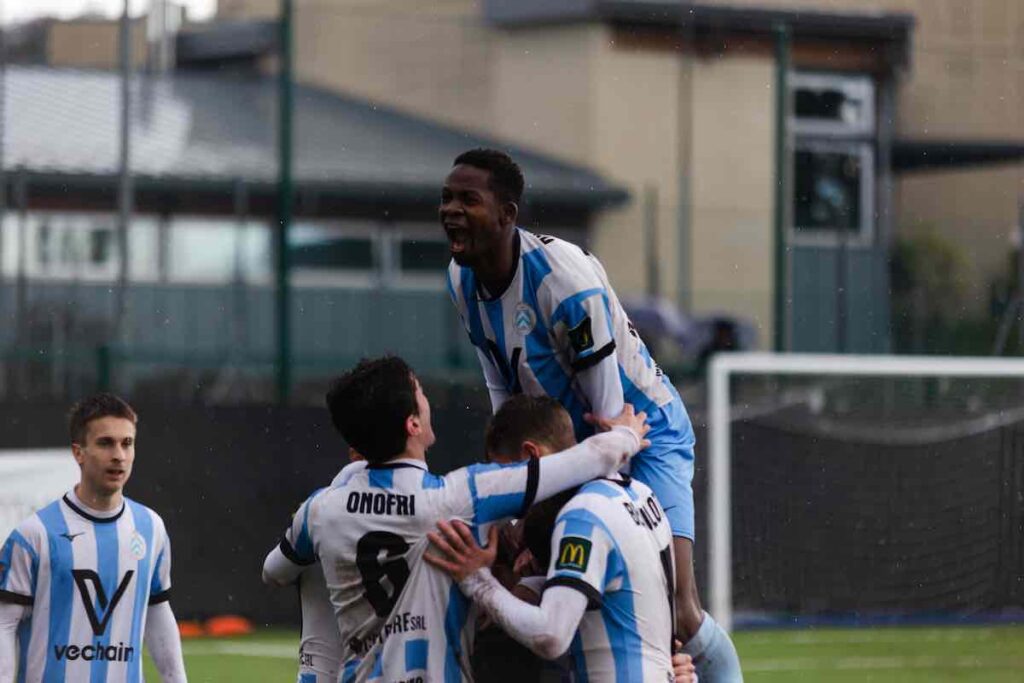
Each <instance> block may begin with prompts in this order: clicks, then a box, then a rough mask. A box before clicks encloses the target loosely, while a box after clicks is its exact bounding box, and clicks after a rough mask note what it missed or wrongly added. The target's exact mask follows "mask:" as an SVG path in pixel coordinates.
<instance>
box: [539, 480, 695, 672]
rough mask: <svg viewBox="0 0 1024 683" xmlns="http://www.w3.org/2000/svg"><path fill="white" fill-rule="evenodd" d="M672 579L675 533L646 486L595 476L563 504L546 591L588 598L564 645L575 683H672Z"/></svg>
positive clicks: (558, 519)
mask: <svg viewBox="0 0 1024 683" xmlns="http://www.w3.org/2000/svg"><path fill="white" fill-rule="evenodd" d="M674 577H675V563H674V557H673V553H672V533H671V530H670V529H669V525H668V520H667V519H666V518H665V514H664V512H663V511H662V509H661V506H660V505H659V503H658V501H657V499H656V498H655V496H654V494H653V493H651V490H650V489H649V488H648V487H647V486H645V485H644V484H642V483H640V482H638V481H636V480H631V479H629V478H628V477H624V478H621V479H615V480H612V479H597V480H595V481H592V482H590V483H588V484H586V485H584V486H583V487H582V488H581V489H580V490H579V492H578V493H577V494H576V495H575V496H573V497H572V499H570V500H569V502H568V503H566V504H565V506H564V507H563V508H562V509H561V511H559V514H558V518H557V519H556V521H555V530H554V533H553V535H552V537H551V564H550V566H549V568H548V579H547V582H546V583H545V588H548V587H551V586H568V587H570V588H573V589H576V590H579V591H581V592H582V593H583V594H584V595H586V596H587V597H588V598H589V599H590V607H589V608H588V609H587V611H586V612H585V613H584V615H583V619H582V620H581V621H580V625H579V629H578V630H577V632H576V635H575V636H574V637H573V641H572V644H571V645H570V647H569V656H570V658H571V660H572V670H573V673H574V678H575V680H576V681H615V683H639V682H640V681H644V682H657V683H664V682H665V681H672V680H674V678H673V675H672V632H673V623H674V621H675V618H674V614H673V609H674V608H673V604H674V593H675V589H674V583H675V580H674Z"/></svg>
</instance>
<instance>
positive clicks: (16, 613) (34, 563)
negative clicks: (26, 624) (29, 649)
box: [0, 527, 39, 683]
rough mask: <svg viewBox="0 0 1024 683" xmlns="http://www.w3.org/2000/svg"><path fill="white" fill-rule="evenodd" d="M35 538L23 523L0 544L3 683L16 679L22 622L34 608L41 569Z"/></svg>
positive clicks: (0, 672) (0, 680)
mask: <svg viewBox="0 0 1024 683" xmlns="http://www.w3.org/2000/svg"><path fill="white" fill-rule="evenodd" d="M35 541H36V538H35V537H34V536H33V535H32V534H31V533H30V532H29V531H28V530H27V529H25V528H24V527H19V528H18V529H15V530H14V531H12V532H11V535H10V536H8V537H7V540H6V541H5V542H4V544H3V546H2V547H0V683H8V682H11V683H13V681H14V678H15V676H16V675H17V670H16V669H15V662H16V660H17V657H16V653H17V650H18V646H17V632H18V624H19V623H20V622H21V620H22V619H25V618H26V617H27V616H28V615H29V613H30V612H31V611H32V599H33V586H35V584H36V578H37V576H38V573H39V552H38V551H37V549H36V543H35Z"/></svg>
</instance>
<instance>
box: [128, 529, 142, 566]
mask: <svg viewBox="0 0 1024 683" xmlns="http://www.w3.org/2000/svg"><path fill="white" fill-rule="evenodd" d="M128 552H130V553H131V554H132V557H134V558H135V559H136V560H141V559H142V558H144V557H145V556H146V539H144V538H143V537H142V534H140V533H139V532H138V531H133V532H132V537H131V540H129V541H128Z"/></svg>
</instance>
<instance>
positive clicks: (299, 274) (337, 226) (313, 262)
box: [288, 221, 381, 287]
mask: <svg viewBox="0 0 1024 683" xmlns="http://www.w3.org/2000/svg"><path fill="white" fill-rule="evenodd" d="M288 249H289V256H290V259H291V261H290V263H291V268H292V278H293V282H294V283H295V284H296V285H298V286H308V287H372V286H376V285H377V284H378V282H379V278H380V267H381V265H380V264H381V249H380V245H379V234H378V230H377V227H376V226H375V225H374V224H373V223H369V222H365V221H351V222H349V221H346V222H337V221H331V222H328V221H298V222H296V223H295V224H293V225H292V226H291V228H290V229H289V231H288Z"/></svg>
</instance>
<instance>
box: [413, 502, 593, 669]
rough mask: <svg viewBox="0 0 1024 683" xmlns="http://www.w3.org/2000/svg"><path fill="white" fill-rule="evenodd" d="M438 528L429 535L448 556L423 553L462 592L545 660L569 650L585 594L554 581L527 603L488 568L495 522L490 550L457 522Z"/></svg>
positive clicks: (443, 523) (492, 540)
mask: <svg viewBox="0 0 1024 683" xmlns="http://www.w3.org/2000/svg"><path fill="white" fill-rule="evenodd" d="M438 531H439V533H438V534H435V533H430V534H428V536H429V537H430V540H431V541H432V542H433V543H434V545H435V546H437V547H438V548H439V549H441V550H442V551H443V552H444V553H445V555H446V556H447V559H445V558H440V557H436V556H432V555H425V556H424V557H425V558H426V560H427V561H428V562H430V563H431V564H433V565H434V566H436V567H438V568H439V569H442V570H443V571H446V572H447V573H448V574H449V575H450V576H451V577H452V578H453V579H455V580H456V581H458V582H459V587H460V588H461V590H462V592H463V593H465V594H466V596H467V597H469V598H470V599H471V600H473V602H475V603H476V604H477V605H479V606H480V607H481V608H482V609H483V610H484V611H485V612H486V613H487V614H488V615H489V616H490V617H491V618H492V619H493V620H494V621H495V622H496V623H497V624H498V625H499V626H501V628H502V629H504V630H505V632H506V633H508V634H509V635H510V636H512V637H513V638H514V639H515V640H517V641H519V642H520V643H522V644H523V645H525V646H526V647H528V648H529V649H530V650H531V651H533V652H534V653H536V654H537V655H538V656H540V657H544V658H545V659H555V658H557V657H559V656H561V655H562V654H563V653H564V652H565V651H566V650H568V649H569V644H570V643H571V642H572V638H573V635H574V634H575V633H576V629H577V628H579V624H580V620H581V619H582V618H583V613H584V612H585V611H586V609H587V604H588V597H587V596H586V595H584V594H583V593H580V592H578V591H576V590H572V589H570V588H565V587H557V586H556V587H554V588H551V589H549V590H546V591H544V596H543V598H542V599H541V602H540V605H532V604H530V603H528V602H524V601H522V600H520V599H519V598H517V597H515V596H514V595H513V594H512V593H510V592H509V591H508V590H506V589H505V587H504V586H502V585H501V584H500V583H499V582H498V580H497V579H496V578H494V576H493V575H492V574H491V572H490V570H489V569H488V568H487V567H488V566H489V564H490V563H491V562H493V561H494V555H495V548H496V545H497V544H496V543H495V542H494V541H495V539H496V536H497V534H496V533H495V530H494V528H493V527H492V529H491V538H490V539H489V540H490V542H489V543H488V547H487V549H483V548H481V547H480V546H479V545H477V544H476V541H475V540H474V538H473V536H472V533H471V532H470V530H469V528H468V527H466V526H465V525H464V524H461V523H459V522H454V523H452V524H447V523H445V522H441V523H439V524H438Z"/></svg>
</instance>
